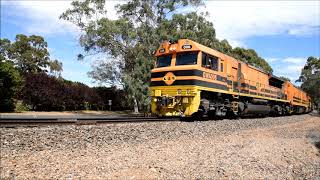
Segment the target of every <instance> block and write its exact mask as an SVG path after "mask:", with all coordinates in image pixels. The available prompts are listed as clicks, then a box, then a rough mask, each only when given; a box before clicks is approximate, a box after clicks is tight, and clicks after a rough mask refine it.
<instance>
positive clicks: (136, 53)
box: [60, 0, 272, 111]
mask: <svg viewBox="0 0 320 180" xmlns="http://www.w3.org/2000/svg"><path fill="white" fill-rule="evenodd" d="M71 5H72V7H71V8H70V9H68V10H66V11H65V12H64V13H63V14H62V15H61V16H60V18H62V19H64V20H67V21H70V22H72V23H74V24H75V25H77V26H78V27H79V28H80V29H81V31H82V35H81V37H80V38H79V42H80V45H81V46H82V47H83V49H84V52H85V53H84V54H79V55H78V58H79V59H83V58H85V57H87V56H88V55H91V54H99V53H102V54H103V55H105V57H106V58H105V60H102V61H100V62H97V63H95V65H93V70H92V71H91V72H89V73H88V74H89V76H91V77H92V78H93V79H95V80H97V81H99V82H101V83H105V84H110V85H114V84H116V85H121V86H122V87H123V88H124V90H125V91H126V93H127V95H128V96H127V99H128V102H129V103H130V104H133V105H134V107H135V110H136V111H137V108H138V107H139V108H140V109H141V108H142V109H143V110H144V111H147V110H148V107H149V106H148V105H149V104H150V98H149V94H148V86H149V81H150V70H151V68H152V67H153V64H154V61H155V57H154V56H153V52H154V51H155V50H156V49H157V48H158V46H159V44H160V43H161V42H162V41H164V40H177V39H179V38H187V39H191V40H194V41H196V42H199V43H201V44H204V45H207V46H209V47H212V48H215V49H217V50H219V51H222V52H224V53H227V54H229V55H238V54H240V55H242V54H244V55H243V56H239V57H241V59H240V60H243V61H245V62H248V63H251V64H253V65H257V66H261V68H264V69H266V70H267V71H272V69H271V67H270V66H269V65H268V63H266V61H265V60H264V59H262V58H260V57H259V56H258V55H257V53H255V51H252V50H246V49H242V48H240V50H242V51H236V50H234V49H232V47H231V45H230V44H229V43H228V41H227V40H223V41H221V42H220V41H219V40H218V39H217V38H216V34H215V29H214V27H213V24H212V23H211V22H209V21H207V20H206V18H205V16H206V14H198V13H196V12H195V10H192V8H191V7H196V6H202V5H203V2H201V0H175V1H171V0H145V1H140V0H129V1H127V2H126V3H124V4H118V5H116V7H115V9H116V10H117V13H118V19H115V20H114V19H110V18H109V17H108V16H107V11H106V6H108V4H107V1H105V0H85V1H73V2H72V3H71ZM183 11H188V13H182V12H183ZM242 52H243V53H242ZM247 52H248V53H247ZM241 53H242V54H241ZM245 58H248V59H250V61H248V60H247V59H245ZM260 61H261V62H260Z"/></svg>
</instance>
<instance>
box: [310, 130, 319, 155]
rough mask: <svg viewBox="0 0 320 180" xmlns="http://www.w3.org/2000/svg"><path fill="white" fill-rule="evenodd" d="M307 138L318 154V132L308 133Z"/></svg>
mask: <svg viewBox="0 0 320 180" xmlns="http://www.w3.org/2000/svg"><path fill="white" fill-rule="evenodd" d="M307 137H308V138H310V141H311V143H312V144H314V146H315V147H316V148H317V149H318V151H319V153H320V131H319V130H313V131H310V133H309V135H308V136H307Z"/></svg>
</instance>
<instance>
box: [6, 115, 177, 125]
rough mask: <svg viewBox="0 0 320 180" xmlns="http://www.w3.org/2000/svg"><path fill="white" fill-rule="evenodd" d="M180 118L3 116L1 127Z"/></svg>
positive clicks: (154, 120) (171, 119)
mask: <svg viewBox="0 0 320 180" xmlns="http://www.w3.org/2000/svg"><path fill="white" fill-rule="evenodd" d="M179 120H180V119H179V118H155V117H120V118H117V117H112V118H108V117H90V118H88V117H85V118H41V119H40V118H37V119H32V118H20V119H17V118H14V119H13V118H5V119H4V118H2V119H0V127H16V126H40V125H90V124H104V123H139V122H161V121H179Z"/></svg>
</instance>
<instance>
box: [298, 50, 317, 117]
mask: <svg viewBox="0 0 320 180" xmlns="http://www.w3.org/2000/svg"><path fill="white" fill-rule="evenodd" d="M296 82H302V84H301V88H302V89H303V90H305V91H306V92H308V94H309V95H310V96H311V97H312V100H313V102H314V103H315V104H317V105H318V109H319V113H320V58H316V57H312V56H310V57H309V58H308V59H307V63H306V64H305V66H304V67H303V69H302V71H301V74H300V77H299V79H298V80H297V81H296Z"/></svg>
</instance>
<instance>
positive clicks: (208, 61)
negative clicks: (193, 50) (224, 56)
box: [202, 52, 219, 71]
mask: <svg viewBox="0 0 320 180" xmlns="http://www.w3.org/2000/svg"><path fill="white" fill-rule="evenodd" d="M218 62H219V60H218V57H216V56H212V55H209V54H206V53H204V52H202V67H205V68H208V69H212V70H214V71H218Z"/></svg>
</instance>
